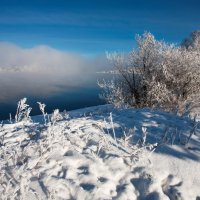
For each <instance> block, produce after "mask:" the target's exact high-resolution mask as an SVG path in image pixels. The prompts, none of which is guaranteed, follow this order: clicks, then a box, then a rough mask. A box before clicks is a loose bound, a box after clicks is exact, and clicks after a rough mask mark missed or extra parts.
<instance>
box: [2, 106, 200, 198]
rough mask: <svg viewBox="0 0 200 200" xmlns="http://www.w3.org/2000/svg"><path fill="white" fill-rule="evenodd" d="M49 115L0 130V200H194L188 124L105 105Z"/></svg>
mask: <svg viewBox="0 0 200 200" xmlns="http://www.w3.org/2000/svg"><path fill="white" fill-rule="evenodd" d="M55 113H56V114H55V115H53V116H49V119H47V121H48V123H46V122H44V118H43V116H36V117H33V118H32V121H31V122H18V123H13V124H9V123H4V124H2V126H1V127H0V199H2V200H3V199H24V200H27V199H28V200H36V199H59V200H64V199H77V200H84V199H87V200H96V199H99V200H103V199H106V200H108V199H122V200H159V199H161V200H199V199H200V133H199V132H198V130H199V129H198V127H197V128H195V132H194V133H192V132H191V131H192V130H194V126H198V124H196V125H195V124H194V122H193V121H192V120H190V119H189V118H187V117H185V118H183V117H182V118H181V117H177V116H175V115H172V114H169V113H164V112H160V111H152V110H150V109H114V108H113V107H112V106H110V105H104V106H96V107H91V108H85V109H80V110H75V111H71V112H69V113H62V114H59V113H58V110H56V112H55ZM190 135H191V137H190V139H189V141H188V138H189V136H190Z"/></svg>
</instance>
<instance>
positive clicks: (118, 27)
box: [0, 0, 200, 54]
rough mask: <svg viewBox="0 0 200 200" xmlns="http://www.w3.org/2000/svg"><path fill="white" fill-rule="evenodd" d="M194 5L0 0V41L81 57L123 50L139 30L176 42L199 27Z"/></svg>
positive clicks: (139, 0)
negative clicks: (42, 47)
mask: <svg viewBox="0 0 200 200" xmlns="http://www.w3.org/2000/svg"><path fill="white" fill-rule="evenodd" d="M199 13H200V1H199V0H188V1H186V0H180V1H179V0H173V1H172V0H171V1H170V0H168V1H166V0H90V1H89V0H73V1H72V0H70V1H68V0H0V41H6V42H11V43H14V44H16V45H19V46H21V47H23V48H24V47H34V46H37V45H41V44H42V45H48V46H51V47H53V48H57V49H60V50H65V51H71V52H78V53H81V54H96V53H104V52H105V51H114V50H116V51H129V50H130V49H131V48H132V47H134V45H135V43H134V35H135V34H137V33H139V34H142V33H143V32H144V31H145V30H146V31H150V32H151V33H153V34H154V35H155V36H156V37H157V38H158V39H165V40H166V41H169V42H175V43H179V42H181V40H182V39H183V38H184V37H186V36H187V35H188V34H189V33H190V32H191V31H193V30H196V29H199V28H200V14H199Z"/></svg>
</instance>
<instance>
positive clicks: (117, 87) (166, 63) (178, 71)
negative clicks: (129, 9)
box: [98, 32, 200, 114]
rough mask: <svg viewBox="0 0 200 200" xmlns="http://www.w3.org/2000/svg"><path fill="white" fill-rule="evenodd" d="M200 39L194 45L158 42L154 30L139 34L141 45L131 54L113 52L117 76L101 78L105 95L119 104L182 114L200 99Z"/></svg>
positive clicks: (111, 58) (110, 100)
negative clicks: (109, 79)
mask: <svg viewBox="0 0 200 200" xmlns="http://www.w3.org/2000/svg"><path fill="white" fill-rule="evenodd" d="M198 41H200V40H197V39H196V40H195V42H194V43H195V45H193V46H194V47H195V48H193V46H192V45H191V46H190V48H184V47H177V46H175V45H174V44H167V43H165V42H164V41H157V40H156V39H155V38H154V36H153V35H152V34H151V33H147V32H146V33H144V34H143V35H142V36H136V42H137V48H136V49H134V50H133V51H131V52H130V53H129V54H128V55H123V54H116V53H114V54H109V55H108V56H107V57H108V59H109V60H110V61H111V63H112V65H113V67H114V69H115V76H114V78H113V80H111V81H105V80H103V81H101V82H99V83H98V84H99V86H100V87H101V88H102V89H103V91H104V92H103V94H102V95H101V97H102V98H104V99H105V100H106V101H107V102H108V103H112V104H114V105H115V106H116V107H119V106H122V105H128V106H133V107H137V108H142V107H151V108H155V107H157V108H162V109H163V110H166V111H174V112H178V113H179V114H182V113H183V112H184V111H185V109H186V108H188V109H191V108H192V107H194V106H195V105H196V104H198V103H199V100H200V92H199V91H200V67H199V66H200V53H199V50H198V48H197V46H198V44H199V43H198Z"/></svg>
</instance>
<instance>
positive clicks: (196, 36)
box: [181, 30, 200, 51]
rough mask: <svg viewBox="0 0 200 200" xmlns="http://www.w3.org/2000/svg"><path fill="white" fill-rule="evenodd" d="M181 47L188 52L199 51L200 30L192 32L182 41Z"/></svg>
mask: <svg viewBox="0 0 200 200" xmlns="http://www.w3.org/2000/svg"><path fill="white" fill-rule="evenodd" d="M181 46H182V47H185V48H186V49H188V50H192V49H193V50H198V51H200V30H196V31H193V32H192V33H191V34H190V35H189V37H187V38H186V39H184V40H183V42H182V44H181Z"/></svg>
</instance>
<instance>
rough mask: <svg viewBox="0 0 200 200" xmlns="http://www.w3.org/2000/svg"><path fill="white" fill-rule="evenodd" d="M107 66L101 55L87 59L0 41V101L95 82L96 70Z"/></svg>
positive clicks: (48, 92)
mask: <svg viewBox="0 0 200 200" xmlns="http://www.w3.org/2000/svg"><path fill="white" fill-rule="evenodd" d="M107 66H108V63H107V61H106V59H105V57H104V56H99V57H95V58H86V57H83V56H81V55H79V54H75V53H70V52H63V51H59V50H56V49H53V48H50V47H48V46H36V47H34V48H30V49H24V48H21V47H18V46H16V45H14V44H10V43H0V92H1V95H0V101H5V100H9V99H11V98H18V97H21V96H23V95H25V96H26V95H33V96H35V95H47V94H52V93H55V92H59V91H62V90H65V89H67V88H70V87H79V86H83V85H89V84H96V79H97V74H96V72H97V71H101V70H103V69H105V68H106V67H107Z"/></svg>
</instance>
